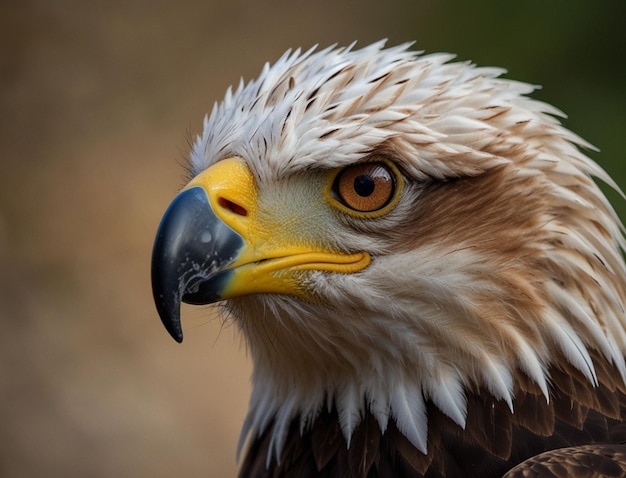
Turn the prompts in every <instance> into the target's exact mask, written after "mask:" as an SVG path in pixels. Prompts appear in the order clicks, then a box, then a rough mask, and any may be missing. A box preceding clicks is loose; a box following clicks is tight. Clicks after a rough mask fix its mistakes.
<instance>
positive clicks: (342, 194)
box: [332, 161, 396, 213]
mask: <svg viewBox="0 0 626 478" xmlns="http://www.w3.org/2000/svg"><path fill="white" fill-rule="evenodd" d="M332 193H333V197H334V198H335V199H336V200H338V201H339V202H340V203H341V204H342V205H344V206H345V207H347V208H349V209H350V210H352V211H355V212H363V213H368V212H375V211H379V210H380V209H382V208H384V207H385V206H387V205H388V204H389V203H390V202H391V201H392V200H393V198H394V197H395V193H396V174H395V171H394V170H393V168H392V167H391V166H390V165H388V164H387V163H386V162H383V161H376V162H366V163H358V164H354V165H352V166H348V167H346V168H344V169H342V170H340V171H339V173H338V174H337V176H336V177H335V180H334V182H333V186H332Z"/></svg>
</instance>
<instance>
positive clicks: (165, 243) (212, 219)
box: [152, 186, 245, 342]
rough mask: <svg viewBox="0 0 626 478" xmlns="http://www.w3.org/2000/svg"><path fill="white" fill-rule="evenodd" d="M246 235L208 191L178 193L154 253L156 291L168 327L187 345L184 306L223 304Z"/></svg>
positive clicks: (165, 220) (188, 190) (159, 308)
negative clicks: (223, 213) (237, 229)
mask: <svg viewBox="0 0 626 478" xmlns="http://www.w3.org/2000/svg"><path fill="white" fill-rule="evenodd" d="M244 245H245V242H244V239H243V237H242V236H241V235H240V234H238V233H237V232H235V231H234V230H233V229H232V228H231V227H229V226H228V225H227V224H225V223H224V222H223V221H222V220H221V219H220V218H219V217H218V216H217V215H216V214H215V211H214V210H213V208H212V207H211V202H210V200H209V198H208V196H207V193H206V191H205V189H204V188H202V187H200V186H194V187H191V188H188V189H185V190H183V191H182V192H181V193H179V194H178V195H177V196H176V197H175V198H174V200H173V201H172V203H171V204H170V206H169V207H168V209H167V210H166V212H165V214H164V215H163V219H162V220H161V224H160V225H159V229H158V231H157V236H156V239H155V242H154V247H153V249H152V292H153V295H154V301H155V304H156V308H157V311H158V313H159V316H160V317H161V321H162V322H163V325H164V326H165V328H166V329H167V331H168V332H169V333H170V335H171V336H172V338H174V340H176V341H177V342H182V340H183V331H182V327H181V324H180V304H181V302H186V303H189V304H195V305H202V304H210V303H213V302H217V301H218V300H220V298H221V297H220V292H221V291H222V289H223V288H224V285H225V283H226V282H227V281H228V279H229V276H230V275H231V273H232V271H230V270H226V268H227V267H228V266H229V265H231V264H232V263H233V262H234V261H235V260H236V258H237V257H238V256H239V254H240V253H241V250H242V248H243V247H244Z"/></svg>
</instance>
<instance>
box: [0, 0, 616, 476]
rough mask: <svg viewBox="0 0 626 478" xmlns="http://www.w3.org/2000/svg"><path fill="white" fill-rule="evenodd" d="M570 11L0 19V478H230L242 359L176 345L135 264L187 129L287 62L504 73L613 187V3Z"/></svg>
mask: <svg viewBox="0 0 626 478" xmlns="http://www.w3.org/2000/svg"><path fill="white" fill-rule="evenodd" d="M513 3H524V5H514V4H513ZM591 3H592V2H565V1H557V0H555V1H554V2H545V1H538V0H536V1H530V2H498V1H495V0H494V1H489V2H479V3H477V2H464V1H461V0H458V1H445V0H433V1H417V0H415V1H406V2H382V1H380V0H379V1H372V0H368V1H362V2H356V1H354V2H343V3H340V2H337V1H331V0H318V1H316V2H297V1H295V0H292V1H266V2H249V3H246V2H243V1H241V0H239V1H238V0H214V1H211V0H207V1H204V2H201V1H190V0H183V1H177V2H166V1H159V0H155V1H147V0H145V1H139V0H136V1H128V2H121V1H104V0H101V1H92V2H84V1H78V0H77V1H72V0H60V1H44V0H42V1H8V0H4V1H3V2H2V3H0V325H1V326H2V329H1V332H0V476H2V477H5V478H9V477H38V476H46V477H68V476H89V477H95V478H97V477H111V476H116V477H151V478H158V477H173V476H182V477H196V476H197V477H201V476H202V477H222V476H225V477H227V476H233V475H234V474H235V472H236V462H235V447H236V442H237V438H238V434H239V429H240V427H241V422H242V420H243V417H244V414H245V411H246V406H247V401H248V395H249V390H250V385H249V375H250V369H251V364H250V363H249V362H248V359H247V356H246V352H245V346H244V345H243V344H241V343H240V340H239V338H238V336H237V334H236V333H235V331H234V330H233V329H232V328H229V327H225V328H224V327H222V324H221V323H220V322H219V321H218V320H215V319H212V314H211V311H210V309H208V308H194V309H192V308H185V310H184V328H185V341H184V343H183V344H182V345H178V344H176V343H175V342H174V341H173V340H172V339H171V338H170V337H169V336H168V335H167V333H166V332H165V330H164V329H163V328H162V326H161V324H160V322H159V319H158V317H157V315H156V312H155V310H154V307H153V305H152V296H151V291H150V281H149V267H150V266H149V261H150V253H151V247H152V241H153V237H154V232H155V230H156V227H157V225H158V222H159V220H160V217H161V214H162V213H163V211H164V209H165V208H166V206H167V204H168V203H169V201H170V200H171V198H172V197H173V196H174V194H175V193H176V191H177V190H178V188H179V187H181V186H182V177H183V168H182V167H181V164H183V163H184V161H185V157H186V154H187V151H188V143H189V138H191V137H193V136H195V135H196V134H198V133H199V132H200V128H201V124H202V123H201V121H202V118H203V115H204V114H205V113H206V112H207V111H208V110H210V108H211V106H212V104H213V102H214V101H216V100H220V99H221V98H222V96H223V93H224V91H225V89H226V88H227V86H228V85H230V84H232V83H237V82H238V81H239V77H240V76H243V77H244V78H245V79H251V78H253V77H255V76H256V75H257V73H258V72H259V71H260V69H261V67H262V65H263V63H264V62H265V61H268V60H269V61H274V60H276V59H277V58H278V57H279V56H280V54H282V52H283V51H284V50H286V49H287V48H289V47H298V46H302V47H304V48H307V47H309V46H311V45H313V44H316V43H319V44H320V45H321V46H327V45H329V44H332V43H339V44H347V43H349V42H351V41H353V40H358V41H359V42H360V44H361V45H364V44H367V43H370V42H371V41H374V40H377V39H380V38H385V37H387V38H389V39H390V44H397V43H400V42H403V41H408V40H416V41H417V45H416V48H417V49H425V50H427V51H430V52H432V51H452V52H456V53H458V54H459V57H460V58H461V59H472V60H474V61H476V62H478V63H480V64H489V65H499V66H503V67H506V68H508V69H509V71H510V75H509V76H511V77H515V78H518V79H522V80H525V81H529V82H532V83H541V84H544V89H543V90H542V91H541V92H538V94H537V96H539V97H541V98H543V99H546V100H548V101H550V102H552V103H555V104H556V105H557V106H559V107H560V108H562V109H564V110H565V111H567V112H568V113H569V114H570V117H571V119H570V120H568V121H567V122H566V124H567V125H568V126H569V127H571V128H572V129H574V130H576V131H577V132H578V133H580V134H581V135H582V136H584V137H585V138H587V139H588V140H590V141H591V142H593V143H594V144H596V145H598V146H599V147H600V148H601V149H602V150H603V152H602V153H601V154H595V153H594V154H593V157H594V158H596V159H598V160H600V161H601V162H602V164H603V165H604V166H605V167H606V168H607V169H609V171H610V172H612V173H613V174H614V175H616V176H617V178H618V182H620V184H621V185H624V184H626V181H625V180H624V177H625V176H624V175H623V174H622V172H621V171H622V170H623V169H624V161H623V160H624V151H626V139H625V136H626V134H625V132H626V99H625V96H624V88H625V85H626V54H625V49H626V46H625V45H626V34H625V33H624V28H623V19H624V18H625V16H624V14H625V13H626V11H625V9H624V5H626V2H617V1H614V2H608V1H607V2H595V3H593V6H588V5H587V4H591ZM470 4H471V5H470ZM503 4H506V5H503ZM612 197H613V198H615V197H616V196H615V195H613V196H612ZM617 205H618V207H619V208H620V210H621V209H622V206H623V204H622V203H621V202H620V203H619V204H617Z"/></svg>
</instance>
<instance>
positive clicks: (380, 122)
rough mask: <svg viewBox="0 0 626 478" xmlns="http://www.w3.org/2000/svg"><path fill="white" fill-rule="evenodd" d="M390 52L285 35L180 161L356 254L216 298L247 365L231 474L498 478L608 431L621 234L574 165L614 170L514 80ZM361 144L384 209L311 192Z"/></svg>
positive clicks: (616, 368)
mask: <svg viewBox="0 0 626 478" xmlns="http://www.w3.org/2000/svg"><path fill="white" fill-rule="evenodd" d="M408 48H409V45H400V46H396V47H392V48H387V49H385V48H384V42H379V43H376V44H373V45H370V46H367V47H365V48H362V49H355V48H354V45H352V46H350V47H347V48H334V47H331V48H327V49H324V50H319V51H318V50H316V49H311V50H308V51H306V52H301V51H300V50H296V51H293V52H291V51H289V52H287V53H286V54H285V55H284V56H283V57H281V58H280V59H279V60H278V61H277V62H276V63H275V64H273V65H269V64H267V65H265V67H264V68H263V70H262V72H261V74H260V76H259V78H258V79H256V80H253V81H251V82H249V83H244V82H241V83H240V84H239V86H238V87H237V88H236V89H234V90H229V91H228V92H227V94H226V96H225V98H224V100H223V101H222V102H221V103H219V104H216V106H215V107H214V109H213V111H212V113H211V114H210V115H209V116H207V117H206V119H205V121H204V131H203V133H202V134H201V135H200V136H199V137H198V138H197V140H196V142H195V144H194V147H193V150H192V152H191V171H192V173H193V174H198V173H199V172H201V171H203V170H204V169H206V168H207V167H209V166H211V165H212V164H214V163H215V162H217V161H220V160H221V159H224V158H227V157H232V156H237V157H240V158H241V159H242V160H243V161H245V163H246V165H247V166H248V167H249V169H250V170H251V172H252V174H253V176H254V180H255V182H256V185H255V186H256V188H257V191H258V198H257V201H258V204H257V205H256V206H255V207H257V208H258V210H259V211H261V212H260V213H259V214H262V215H263V219H264V220H265V221H267V223H268V224H274V225H276V227H275V228H274V229H273V230H272V235H271V237H270V238H269V239H268V240H270V241H271V240H274V238H275V237H280V236H281V235H290V236H291V237H298V238H299V240H300V241H301V243H302V244H305V245H310V244H323V245H324V247H326V248H327V249H328V250H333V251H343V252H357V251H366V252H367V253H368V254H369V255H370V256H371V259H372V260H371V264H370V265H369V266H368V267H367V268H366V269H364V270H362V271H359V272H358V273H355V274H340V273H332V274H329V273H325V272H323V271H315V270H307V271H301V274H300V276H299V278H300V280H301V282H302V287H304V288H306V289H307V291H308V293H309V295H310V297H311V299H310V300H301V299H298V298H296V297H291V296H286V295H279V294H267V295H262V294H260V295H251V296H246V297H238V298H234V299H231V300H229V301H227V303H226V307H227V309H228V310H229V312H230V313H231V315H232V316H233V317H234V319H235V321H236V323H237V324H238V326H239V327H240V328H241V330H242V332H243V334H244V336H245V338H246V342H247V344H248V346H249V348H250V352H251V355H252V358H253V361H254V372H253V384H254V389H253V394H252V398H251V402H250V412H249V415H248V417H247V419H246V422H245V424H244V428H243V431H242V438H241V440H240V444H241V443H243V442H244V441H245V440H246V438H249V441H250V443H251V445H250V447H249V449H248V451H247V454H246V458H245V460H244V463H243V466H242V476H268V477H269V476H272V477H276V476H353V477H369V476H372V477H373V476H432V477H436V476H441V477H443V476H462V475H467V476H481V477H485V476H500V475H501V474H502V473H504V472H505V471H506V470H508V469H510V468H511V467H512V466H514V465H516V464H518V463H519V462H521V461H523V460H526V459H527V458H529V457H532V456H533V455H536V454H538V453H541V452H544V451H546V450H550V449H554V448H557V447H570V446H574V447H578V446H579V445H584V444H588V443H601V442H607V443H615V440H614V438H612V437H614V436H617V435H618V433H616V432H614V430H617V429H618V426H619V423H620V422H621V421H622V420H623V419H624V406H625V402H624V393H625V391H626V385H625V382H624V381H625V380H626V362H625V359H624V354H625V352H626V315H625V313H624V304H625V302H626V295H625V294H626V266H625V264H624V260H623V258H622V250H623V249H624V246H625V242H624V238H623V236H622V226H621V224H620V222H619V220H618V219H617V216H616V214H615V212H614V211H613V209H612V207H611V206H610V204H609V202H608V200H607V199H606V197H605V196H604V195H603V193H602V192H601V190H600V189H599V188H598V186H597V185H596V184H595V182H594V180H593V178H594V177H596V178H599V179H600V180H602V181H604V182H606V183H608V184H609V185H611V186H613V187H615V188H616V187H617V186H616V185H615V183H614V182H613V181H612V180H611V178H610V177H609V176H608V175H607V174H606V173H605V172H604V171H603V170H602V169H601V168H600V167H599V166H598V165H597V164H595V163H594V162H593V161H592V160H591V159H589V158H588V157H587V156H585V154H584V153H583V152H582V151H581V149H580V148H590V147H591V146H590V145H589V144H588V143H586V142H585V141H584V140H582V139H581V138H580V137H578V136H577V135H575V134H574V133H572V132H570V131H568V130H567V129H565V128H564V127H563V126H562V125H561V124H560V123H559V120H558V119H557V117H558V116H562V113H561V112H560V111H559V110H558V109H556V108H554V107H552V106H550V105H547V104H545V103H542V102H540V101H537V100H533V99H532V98H530V97H528V96H527V95H528V94H530V93H531V92H532V91H533V89H534V87H533V86H530V85H527V84H525V83H520V82H515V81H512V80H507V79H503V78H500V75H501V74H502V73H503V70H500V69H496V68H479V67H476V66H474V65H472V64H469V63H455V62H451V59H452V56H450V55H446V54H434V55H421V54H420V53H416V52H411V51H410V50H409V49H408ZM373 157H374V158H380V157H382V158H385V160H386V161H389V162H392V163H393V164H394V165H395V166H394V167H396V168H397V169H398V171H400V173H399V174H400V175H401V177H399V178H398V182H399V183H401V185H402V188H399V191H400V192H399V196H398V198H397V202H395V203H394V206H393V207H392V208H390V210H389V211H388V212H387V213H385V214H381V215H379V216H376V217H368V218H367V219H363V218H361V217H358V215H356V214H352V215H351V214H344V213H342V211H338V210H337V209H336V208H333V207H332V206H331V205H329V200H328V196H329V195H330V196H332V194H330V193H328V191H329V189H330V188H329V186H328V184H327V181H328V177H329V174H330V172H332V171H335V170H336V169H337V168H343V167H347V166H349V165H352V164H354V163H357V162H359V161H363V160H369V159H371V158H373ZM612 440H613V441H612ZM240 447H241V445H240ZM620 453H622V451H621V449H619V448H617V447H609V448H602V449H598V454H596V453H594V452H592V451H590V450H588V449H585V448H573V449H571V450H570V451H567V452H563V453H561V454H558V453H555V454H552V455H547V456H546V457H541V458H537V459H536V460H535V461H532V462H529V463H528V464H527V465H524V466H525V467H524V468H523V469H522V470H521V471H520V472H519V473H521V474H518V475H512V476H533V475H532V474H531V475H528V474H527V473H533V472H534V471H528V470H536V469H539V468H537V467H543V468H545V469H548V468H550V469H553V468H551V467H552V465H551V463H553V461H552V460H557V459H562V460H565V461H566V462H568V463H570V464H571V466H578V465H577V464H579V463H582V462H583V461H585V460H591V462H593V463H596V460H598V461H597V463H599V465H598V466H607V469H609V468H611V466H612V465H611V460H613V461H615V460H617V459H619V458H620V457H621V455H620ZM543 468H542V469H543ZM611 469H617V468H611ZM346 470H347V471H346ZM516 473H517V472H516ZM555 476H556V475H555Z"/></svg>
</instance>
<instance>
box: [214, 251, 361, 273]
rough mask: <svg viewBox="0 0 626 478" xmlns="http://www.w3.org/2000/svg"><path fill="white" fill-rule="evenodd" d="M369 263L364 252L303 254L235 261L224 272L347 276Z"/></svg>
mask: <svg viewBox="0 0 626 478" xmlns="http://www.w3.org/2000/svg"><path fill="white" fill-rule="evenodd" d="M369 263H370V255H369V254H368V253H366V252H356V253H352V254H342V253H332V252H303V253H296V254H280V255H277V256H276V257H264V258H262V259H259V260H256V261H246V262H244V263H238V261H235V263H233V264H232V265H231V266H229V267H228V268H227V269H226V270H237V269H243V268H254V269H255V272H256V273H261V274H266V273H271V272H275V271H279V270H324V271H330V272H340V273H344V274H349V273H352V272H357V271H360V270H361V269H364V268H365V267H367V266H368V265H369Z"/></svg>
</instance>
